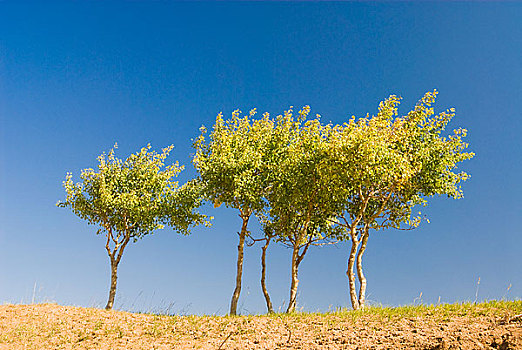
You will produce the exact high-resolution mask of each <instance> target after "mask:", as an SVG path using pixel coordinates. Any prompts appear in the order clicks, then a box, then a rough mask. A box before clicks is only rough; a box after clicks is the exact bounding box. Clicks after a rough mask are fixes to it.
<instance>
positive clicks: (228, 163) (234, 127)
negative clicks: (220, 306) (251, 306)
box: [193, 109, 273, 315]
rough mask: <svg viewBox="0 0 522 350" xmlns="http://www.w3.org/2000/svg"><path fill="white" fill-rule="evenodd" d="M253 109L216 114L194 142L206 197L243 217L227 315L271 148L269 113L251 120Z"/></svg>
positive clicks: (260, 198) (261, 199)
mask: <svg viewBox="0 0 522 350" xmlns="http://www.w3.org/2000/svg"><path fill="white" fill-rule="evenodd" d="M255 114H256V110H255V109H253V110H251V111H250V113H249V114H248V115H245V116H243V117H242V116H241V112H240V111H239V110H236V111H234V112H233V113H232V117H231V118H230V119H228V120H224V119H223V115H222V114H219V115H218V116H217V118H216V123H215V124H214V127H213V130H212V132H211V133H210V135H209V137H208V140H207V138H206V137H205V135H206V133H207V130H206V129H205V128H204V127H202V128H201V135H200V136H199V137H198V138H197V139H196V141H195V142H194V148H195V149H196V154H195V155H194V159H193V163H194V166H195V168H196V169H197V171H198V172H199V177H200V179H201V181H202V183H203V186H204V193H205V197H206V198H207V199H208V200H210V201H212V202H213V203H214V206H215V207H219V206H220V205H222V204H225V206H227V207H230V208H235V209H237V210H238V211H239V217H240V218H241V220H242V224H241V231H240V232H239V233H238V234H239V244H238V247H237V263H236V285H235V288H234V292H233V294H232V300H231V303H230V314H231V315H236V314H237V304H238V300H239V296H240V293H241V280H242V274H243V257H244V246H245V239H246V238H247V235H248V234H249V232H248V222H249V220H250V217H251V216H252V214H255V213H256V212H260V211H262V210H263V208H264V207H265V202H264V194H265V189H266V185H267V183H266V179H267V173H266V155H267V154H269V153H270V152H268V150H267V148H268V147H270V140H271V137H270V134H271V132H272V128H273V122H272V121H271V120H270V118H269V116H268V114H264V116H263V118H262V119H258V120H254V116H255Z"/></svg>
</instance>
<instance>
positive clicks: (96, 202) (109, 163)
mask: <svg viewBox="0 0 522 350" xmlns="http://www.w3.org/2000/svg"><path fill="white" fill-rule="evenodd" d="M115 148H117V146H116V145H115V146H114V148H113V149H111V150H110V152H109V153H108V154H107V155H106V154H105V153H103V154H102V155H100V156H99V157H98V162H99V164H98V170H97V171H95V170H93V169H85V170H83V171H82V172H81V175H80V178H81V180H82V181H81V182H78V183H75V182H73V180H72V174H71V173H68V174H67V176H66V180H65V181H64V183H63V184H64V187H65V190H66V192H67V198H66V200H65V201H64V202H58V203H57V206H59V207H64V208H70V209H71V210H72V211H73V213H74V214H76V215H78V216H79V217H80V218H82V219H84V220H87V222H88V223H89V224H91V225H97V226H100V228H99V229H98V231H97V234H104V235H105V236H106V243H105V249H106V250H107V253H108V255H109V259H110V264H111V284H110V290H109V299H108V301H107V305H106V306H105V308H106V309H108V310H109V309H112V307H113V305H114V298H115V295H116V282H117V273H118V265H119V263H120V261H121V257H122V255H123V251H124V249H125V247H126V246H127V244H128V243H129V242H130V241H131V240H132V241H133V242H136V241H138V240H139V239H140V238H143V237H144V236H146V235H148V234H152V233H153V232H154V230H157V229H162V228H163V227H164V226H165V225H168V226H171V227H173V228H174V229H175V230H177V231H179V232H180V233H182V234H188V233H189V232H190V227H191V226H194V225H197V224H201V223H204V224H208V221H207V220H206V217H205V216H204V215H202V214H199V213H198V212H196V211H195V208H197V207H199V206H200V204H201V200H200V195H199V189H198V184H197V182H195V181H190V182H188V183H186V184H185V185H183V186H181V187H179V186H178V182H176V181H174V180H173V179H174V178H175V177H177V176H178V174H179V173H180V172H181V171H182V170H183V167H182V166H179V165H178V163H177V162H176V163H175V164H172V165H169V166H166V167H165V168H164V169H163V170H162V168H163V167H164V161H165V159H166V158H167V156H168V154H169V152H170V151H171V150H172V148H173V146H170V147H167V148H164V149H163V152H162V153H161V154H157V153H156V152H154V151H150V149H151V146H150V145H148V146H147V147H144V148H142V149H141V151H139V152H137V153H135V154H132V155H131V156H130V157H128V158H127V159H126V160H122V159H118V158H117V157H116V156H115V154H114V153H115V152H114V149H115Z"/></svg>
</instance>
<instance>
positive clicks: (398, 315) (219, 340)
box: [0, 300, 522, 350]
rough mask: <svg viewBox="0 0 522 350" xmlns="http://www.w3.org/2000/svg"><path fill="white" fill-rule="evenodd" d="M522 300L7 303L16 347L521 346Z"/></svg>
mask: <svg viewBox="0 0 522 350" xmlns="http://www.w3.org/2000/svg"><path fill="white" fill-rule="evenodd" d="M521 314H522V301H520V300H519V301H510V302H508V301H491V302H487V303H481V304H477V305H474V304H471V303H464V304H443V305H438V306H407V307H399V308H381V307H371V308H368V309H365V310H363V311H338V312H330V313H324V314H321V313H296V314H291V315H285V314H275V315H269V316H254V315H252V316H164V315H150V314H136V313H128V312H122V311H105V310H100V309H94V308H82V307H72V306H60V305H56V304H35V305H0V350H7V349H9V350H11V349H306V350H308V349H432V350H435V349H502V350H507V349H522V315H521Z"/></svg>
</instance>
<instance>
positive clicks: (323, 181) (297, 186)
mask: <svg viewBox="0 0 522 350" xmlns="http://www.w3.org/2000/svg"><path fill="white" fill-rule="evenodd" d="M309 112H310V107H308V106H305V107H303V109H301V110H300V111H299V114H298V115H297V116H295V117H294V116H293V114H292V110H291V109H290V110H288V111H286V112H285V114H284V115H283V116H279V117H278V118H277V120H276V126H275V130H274V133H273V135H274V136H273V137H274V138H275V139H276V141H275V142H274V143H275V144H277V145H279V147H276V148H274V149H275V150H276V152H274V154H273V155H272V156H271V158H272V160H271V161H270V162H269V165H270V171H269V176H270V181H269V182H270V185H269V187H268V191H267V201H268V204H269V210H268V217H269V219H268V220H266V221H265V222H264V226H265V231H266V232H269V233H270V235H268V236H267V237H266V243H269V242H270V239H271V238H272V237H273V239H274V240H275V241H276V242H279V243H282V244H284V245H286V246H287V247H289V248H290V249H291V250H292V258H291V270H290V271H291V273H290V277H291V282H290V296H289V300H288V306H287V310H286V311H287V312H293V311H294V310H295V308H296V303H297V300H296V299H297V287H298V284H299V280H298V270H299V265H300V264H301V262H302V261H303V259H304V257H305V254H306V253H307V251H308V249H309V248H310V246H312V245H317V244H321V242H325V239H327V238H332V237H335V235H336V234H337V233H338V232H337V230H336V227H335V226H332V224H331V219H332V217H335V215H336V213H337V212H338V211H339V208H340V204H341V203H340V202H337V201H336V197H335V196H332V193H331V191H330V188H329V183H330V178H331V167H328V147H329V142H330V140H329V138H330V135H331V133H332V132H333V131H334V129H333V128H332V127H331V125H322V124H321V122H320V120H319V116H317V117H316V118H314V119H309V120H307V116H308V114H309ZM266 247H267V245H265V246H264V251H263V253H264V254H266ZM263 257H264V255H263ZM262 264H263V267H264V265H265V263H264V261H263V262H262ZM263 271H264V268H263ZM262 277H263V278H264V275H263V276H262ZM263 284H264V283H263V282H262V285H263ZM263 287H264V285H263ZM264 289H266V288H265V287H264ZM263 293H264V294H265V297H266V295H267V294H268V293H266V290H263ZM268 302H269V300H268V299H267V305H268V304H269V303H268ZM269 311H270V310H269Z"/></svg>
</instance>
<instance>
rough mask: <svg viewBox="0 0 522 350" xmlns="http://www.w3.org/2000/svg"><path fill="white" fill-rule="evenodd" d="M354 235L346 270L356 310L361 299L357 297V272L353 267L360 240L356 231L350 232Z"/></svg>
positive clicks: (353, 306) (351, 298) (353, 305)
mask: <svg viewBox="0 0 522 350" xmlns="http://www.w3.org/2000/svg"><path fill="white" fill-rule="evenodd" d="M350 235H351V237H352V240H351V242H352V249H351V250H350V256H349V257H348V270H347V271H346V275H347V276H348V286H349V288H350V300H351V302H352V308H353V309H354V310H357V309H359V301H358V299H357V290H356V286H355V273H354V271H353V267H354V265H355V259H356V255H357V248H358V246H359V240H358V239H357V236H356V233H355V232H353V230H352V232H350Z"/></svg>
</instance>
